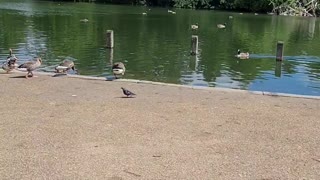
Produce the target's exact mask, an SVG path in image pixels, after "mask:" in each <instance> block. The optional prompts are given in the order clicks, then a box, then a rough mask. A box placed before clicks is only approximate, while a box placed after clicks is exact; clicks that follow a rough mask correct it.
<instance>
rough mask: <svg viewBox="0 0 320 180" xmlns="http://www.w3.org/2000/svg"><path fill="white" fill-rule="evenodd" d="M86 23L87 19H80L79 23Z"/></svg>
mask: <svg viewBox="0 0 320 180" xmlns="http://www.w3.org/2000/svg"><path fill="white" fill-rule="evenodd" d="M88 21H89V19H86V18H84V19H80V22H88Z"/></svg>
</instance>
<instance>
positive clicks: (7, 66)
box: [2, 48, 18, 73]
mask: <svg viewBox="0 0 320 180" xmlns="http://www.w3.org/2000/svg"><path fill="white" fill-rule="evenodd" d="M17 60H18V58H17V57H16V56H15V55H14V54H12V49H11V48H10V49H9V56H8V57H7V61H6V62H5V63H3V65H2V69H3V70H5V71H6V72H7V73H9V72H10V71H12V70H13V69H15V68H17V67H18V64H17Z"/></svg>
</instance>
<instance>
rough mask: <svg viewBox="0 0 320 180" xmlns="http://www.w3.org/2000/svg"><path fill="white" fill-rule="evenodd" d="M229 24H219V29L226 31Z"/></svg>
mask: <svg viewBox="0 0 320 180" xmlns="http://www.w3.org/2000/svg"><path fill="white" fill-rule="evenodd" d="M226 25H227V23H223V24H217V27H218V28H220V29H224V28H226Z"/></svg>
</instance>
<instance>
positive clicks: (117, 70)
mask: <svg viewBox="0 0 320 180" xmlns="http://www.w3.org/2000/svg"><path fill="white" fill-rule="evenodd" d="M125 71H126V67H125V66H124V64H123V63H122V62H116V63H114V64H113V66H112V72H113V75H114V77H115V78H116V79H118V77H117V75H122V76H123V75H124V73H125Z"/></svg>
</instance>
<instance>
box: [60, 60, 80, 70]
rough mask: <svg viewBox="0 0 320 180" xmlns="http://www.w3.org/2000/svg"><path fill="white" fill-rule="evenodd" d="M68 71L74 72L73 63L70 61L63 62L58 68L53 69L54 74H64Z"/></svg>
mask: <svg viewBox="0 0 320 180" xmlns="http://www.w3.org/2000/svg"><path fill="white" fill-rule="evenodd" d="M70 69H72V70H73V71H76V69H75V65H74V62H73V61H71V60H64V61H63V62H62V63H60V64H59V66H57V67H55V70H56V73H60V72H61V71H62V72H63V73H66V72H67V71H68V70H70Z"/></svg>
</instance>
